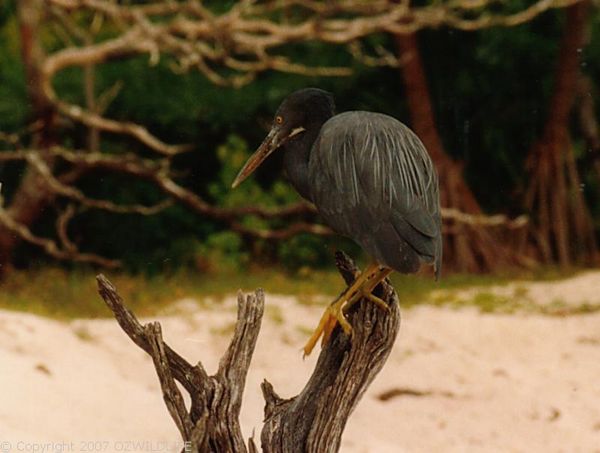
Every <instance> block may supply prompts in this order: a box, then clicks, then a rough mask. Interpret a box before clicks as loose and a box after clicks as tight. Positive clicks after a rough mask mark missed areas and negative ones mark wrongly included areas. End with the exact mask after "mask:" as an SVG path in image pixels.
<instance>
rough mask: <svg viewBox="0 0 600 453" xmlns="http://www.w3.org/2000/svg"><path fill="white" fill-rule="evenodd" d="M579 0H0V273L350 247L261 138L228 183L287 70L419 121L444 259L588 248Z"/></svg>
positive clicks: (583, 7) (597, 218)
mask: <svg viewBox="0 0 600 453" xmlns="http://www.w3.org/2000/svg"><path fill="white" fill-rule="evenodd" d="M597 6H598V5H597V3H595V2H592V1H589V0H588V1H575V0H554V1H521V0H514V1H513V0H510V1H493V0H489V1H488V0H485V1H479V2H472V1H468V0H464V1H441V2H410V3H409V2H406V1H398V2H393V1H372V2H366V1H364V2H363V1H331V2H329V1H325V2H318V1H317V2H313V1H292V0H290V1H259V2H250V1H240V2H235V1H225V2H221V1H214V2H211V1H207V2H187V1H181V2H177V1H176V2H145V1H101V0H97V1H92V0H90V1H83V0H50V1H41V0H23V1H18V2H16V1H4V2H3V3H2V5H1V6H0V36H1V39H0V77H1V83H0V162H1V169H0V181H1V182H2V206H1V208H0V271H1V276H2V279H3V283H2V284H3V285H10V284H11V283H10V282H13V284H14V285H16V286H19V283H15V282H21V283H23V282H27V281H30V279H31V278H40V279H42V280H43V278H42V277H41V276H40V272H41V273H43V272H44V271H46V272H47V273H49V274H48V275H49V276H53V275H70V276H73V275H75V274H77V272H83V273H86V272H95V271H96V270H97V269H112V270H114V271H115V272H118V273H119V274H120V275H129V276H138V277H140V278H144V279H147V278H163V279H164V278H168V277H169V276H171V277H172V276H174V275H176V274H177V275H182V273H190V274H192V275H195V276H196V277H194V278H197V279H200V278H202V276H210V275H212V276H213V277H211V278H212V280H211V281H213V282H214V281H215V280H214V278H217V277H215V276H225V275H240V274H242V275H244V276H245V277H243V278H249V277H248V276H249V275H251V274H252V273H253V272H255V271H265V270H269V269H276V272H275V274H279V273H283V274H284V275H285V276H287V277H291V279H296V280H302V279H303V278H305V279H306V278H309V277H310V275H311V274H312V273H314V272H318V271H319V270H328V269H331V268H332V251H333V250H334V249H336V248H343V249H345V250H346V251H348V252H349V253H350V254H352V255H353V256H357V257H358V256H360V250H359V248H358V247H356V246H355V245H354V244H352V243H351V242H350V241H346V240H344V239H342V238H339V237H336V236H335V235H332V234H330V231H329V230H328V229H327V228H323V227H322V226H321V225H320V224H319V218H318V216H317V215H316V214H315V213H314V210H313V208H312V207H311V206H309V205H307V204H305V203H304V202H302V200H301V199H300V198H299V196H298V195H297V194H296V193H295V191H294V190H293V189H292V188H291V187H290V186H289V185H288V184H287V183H286V182H285V177H284V175H283V174H282V171H281V156H278V155H277V154H275V155H274V156H273V157H272V158H271V159H270V160H269V161H268V162H267V163H266V164H265V165H264V166H263V167H262V168H261V169H260V170H259V171H258V172H257V174H256V175H255V176H254V177H253V178H251V179H250V180H248V181H247V182H245V183H244V184H243V185H242V186H241V187H239V188H238V189H236V190H235V191H232V190H231V189H230V184H231V181H232V180H233V178H234V176H235V174H236V172H237V171H238V169H239V168H240V167H241V165H242V164H243V162H244V161H245V159H246V158H247V157H248V155H249V154H250V152H251V151H253V150H254V149H255V148H256V147H257V146H258V144H259V143H260V141H261V140H262V138H263V137H264V135H265V133H266V131H267V130H268V125H269V124H270V122H271V121H272V117H273V114H274V112H275V110H276V109H277V107H278V105H279V103H280V102H281V101H282V99H283V98H284V97H285V96H286V95H287V94H289V93H290V92H292V91H293V90H296V89H299V88H302V87H306V86H316V87H320V88H323V89H325V90H328V91H330V92H332V93H333V94H334V96H335V99H336V103H337V108H338V111H345V110H372V111H378V112H384V113H387V114H390V115H392V116H394V117H396V118H398V119H400V120H401V121H403V122H405V123H407V124H408V125H410V126H411V127H412V128H413V130H415V131H416V132H417V134H418V135H419V136H420V137H421V139H422V140H423V142H424V143H425V145H426V147H427V148H428V150H429V152H430V154H431V156H432V158H433V160H434V162H435V164H436V166H437V168H438V172H439V175H440V185H441V196H442V206H443V208H444V211H443V217H444V266H443V273H444V276H445V277H448V278H450V281H452V278H453V277H452V275H463V276H464V275H465V274H468V275H471V276H473V275H475V274H496V275H502V274H506V273H509V274H511V275H515V274H516V275H520V274H523V273H527V274H528V275H531V273H534V274H535V273H536V272H538V271H539V270H540V269H546V270H547V269H553V270H554V271H556V272H559V273H560V272H563V271H567V270H569V269H571V270H572V269H573V268H581V267H586V266H594V265H596V263H597V261H598V251H597V237H598V230H599V227H600V206H599V205H598V198H599V191H600V184H599V182H600V179H599V178H600V160H599V159H600V133H599V131H598V107H597V106H596V104H597V101H598V96H599V92H598V86H597V81H598V80H600V58H599V56H600V36H599V35H600V33H599V30H600V27H599V24H600V14H599V13H598V8H597ZM23 272H25V274H23ZM86 275H87V274H86ZM72 278H74V279H77V277H72ZM265 278H266V277H265ZM42 280H40V283H41V281H42ZM46 280H49V281H51V282H54V281H56V279H55V278H52V277H50V278H47V279H46ZM59 280H60V279H59ZM257 280H258V281H260V279H257ZM215 284H216V283H215ZM223 285H225V286H226V283H223ZM240 285H242V286H244V283H243V281H242V282H241V283H240ZM21 286H22V285H21ZM26 286H27V287H28V288H29V287H30V285H26ZM38 286H39V285H38ZM234 286H235V285H234ZM13 289H14V288H13ZM230 289H231V288H230ZM7 303H8V302H7ZM13 303H14V302H13Z"/></svg>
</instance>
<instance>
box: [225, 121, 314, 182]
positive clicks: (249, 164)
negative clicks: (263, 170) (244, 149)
mask: <svg viewBox="0 0 600 453" xmlns="http://www.w3.org/2000/svg"><path fill="white" fill-rule="evenodd" d="M304 130H305V129H304V128H303V127H297V128H295V129H293V130H292V131H291V132H290V133H289V134H288V135H287V136H285V137H283V138H281V137H280V134H281V132H282V131H281V128H279V127H273V128H271V130H270V131H269V134H268V135H267V136H266V138H265V139H264V140H263V142H262V143H261V144H260V146H259V147H258V149H257V150H256V151H255V152H254V154H252V156H250V158H249V159H248V160H247V161H246V164H245V165H244V166H243V167H242V169H241V170H240V172H239V173H238V175H237V176H236V177H235V180H234V181H233V184H231V188H232V189H235V188H236V187H237V186H239V185H240V184H241V182H242V181H243V180H244V179H246V178H247V177H248V176H250V175H251V174H252V172H253V171H254V170H256V169H257V168H258V167H259V166H260V164H262V162H263V161H264V160H265V159H266V158H267V157H269V155H270V154H271V153H272V152H273V151H275V150H276V149H277V148H279V147H280V146H281V145H283V144H284V143H285V142H287V141H288V140H289V139H290V138H292V137H294V136H295V135H298V134H299V133H301V132H304Z"/></svg>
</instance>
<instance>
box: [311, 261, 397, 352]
mask: <svg viewBox="0 0 600 453" xmlns="http://www.w3.org/2000/svg"><path fill="white" fill-rule="evenodd" d="M390 272H392V271H391V269H387V268H384V269H382V268H381V267H380V266H379V265H378V264H371V265H369V266H368V267H367V268H366V269H365V270H364V271H363V272H362V273H361V274H360V275H359V276H358V277H357V278H356V280H355V281H354V283H353V284H352V285H351V286H350V287H349V288H348V289H347V290H346V291H344V293H343V294H342V295H341V296H340V297H338V298H337V299H336V300H335V301H334V302H333V303H332V304H331V305H330V306H329V307H327V309H326V310H325V313H323V316H321V320H320V321H319V325H318V326H317V328H316V329H315V331H314V332H313V334H312V335H311V337H310V338H309V339H308V341H307V343H306V345H305V346H304V355H305V356H307V355H309V354H310V353H311V352H312V350H313V349H314V347H315V345H316V344H317V341H319V338H320V337H321V336H323V340H322V344H325V343H327V341H329V337H330V336H331V333H332V332H333V329H335V326H336V324H337V323H338V322H339V324H340V326H341V327H342V329H344V332H346V334H348V335H350V334H351V333H352V326H351V325H350V323H349V322H348V320H347V319H346V317H345V316H344V311H346V310H347V309H348V308H349V307H351V306H352V305H354V304H355V303H356V302H357V301H359V300H360V299H361V298H363V297H365V298H367V299H369V300H370V301H371V302H373V303H375V304H376V305H378V306H379V307H381V308H384V309H386V310H388V306H387V304H386V303H385V302H384V301H383V300H381V299H380V298H379V297H376V296H373V295H372V294H371V292H372V291H373V290H374V289H375V287H376V286H377V285H378V284H379V283H380V282H381V281H382V280H383V279H384V278H385V277H387V276H388V275H389V274H390Z"/></svg>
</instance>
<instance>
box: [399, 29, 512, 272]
mask: <svg viewBox="0 0 600 453" xmlns="http://www.w3.org/2000/svg"><path fill="white" fill-rule="evenodd" d="M395 39H396V46H397V49H398V52H399V53H400V61H401V62H402V67H401V74H402V79H403V82H404V87H405V95H406V98H407V101H408V107H409V111H410V117H411V126H412V128H413V129H414V131H415V132H416V134H417V135H418V136H419V138H420V139H421V140H422V141H423V144H424V145H425V147H426V148H427V150H428V151H429V153H430V155H431V158H432V159H433V161H434V163H435V166H436V168H437V171H438V174H439V180H440V198H441V200H440V201H441V204H442V207H444V208H451V209H456V210H458V211H461V212H464V213H467V214H472V215H480V214H482V210H481V207H480V206H479V203H478V202H477V200H476V198H475V196H474V195H473V193H472V192H471V189H470V188H469V187H468V186H467V184H466V183H465V181H464V178H463V176H462V165H461V164H460V163H458V162H456V161H454V160H453V159H452V158H451V157H450V156H448V154H447V152H446V151H445V149H444V145H443V143H442V140H441V138H440V135H439V133H438V130H437V127H436V124H435V115H434V112H433V107H432V101H431V96H430V93H429V88H428V86H427V77H426V75H425V70H424V68H423V62H422V60H421V54H420V51H419V46H418V42H417V36H416V34H415V33H411V34H398V35H396V36H395ZM444 226H445V237H444V267H446V268H451V269H453V270H455V271H461V272H488V271H494V270H496V269H498V268H502V267H507V266H511V265H514V264H519V263H522V259H521V257H519V256H518V255H516V254H515V253H514V252H513V251H511V250H510V249H509V247H507V246H505V245H503V244H505V243H506V241H503V240H501V239H500V236H499V235H496V234H495V233H494V232H492V231H490V230H487V229H484V228H481V227H478V226H473V225H467V224H464V223H459V222H456V221H454V220H450V221H447V222H445V225H444Z"/></svg>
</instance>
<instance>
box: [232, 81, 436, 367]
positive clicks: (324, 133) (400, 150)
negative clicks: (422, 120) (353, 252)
mask: <svg viewBox="0 0 600 453" xmlns="http://www.w3.org/2000/svg"><path fill="white" fill-rule="evenodd" d="M277 149H281V150H283V153H284V155H283V167H284V169H285V171H286V173H287V177H288V179H289V182H290V183H291V185H292V186H293V187H294V188H295V189H296V191H297V192H298V193H299V194H300V196H302V197H303V198H304V199H306V200H308V201H309V202H311V203H312V204H313V205H314V206H315V207H316V209H317V211H318V214H319V216H320V217H321V218H322V220H323V221H324V223H325V224H327V225H328V226H329V227H331V228H332V229H333V230H334V231H335V232H336V233H338V234H341V235H343V236H346V237H349V238H351V239H353V240H354V241H355V242H356V243H358V244H359V245H360V246H361V247H362V249H363V250H364V251H365V252H366V253H367V254H368V255H369V257H370V258H371V260H372V262H371V264H369V265H368V266H367V267H366V268H365V269H364V270H363V271H362V272H361V273H359V274H358V275H357V277H356V279H355V281H354V283H353V284H351V285H350V286H349V287H348V288H347V289H346V290H345V291H344V292H343V293H342V294H341V295H340V296H339V297H338V298H337V299H336V300H335V301H334V302H333V303H332V304H331V305H329V306H328V307H327V309H326V310H325V313H324V314H323V316H322V317H321V320H320V321H319V325H318V326H317V328H316V329H315V331H314V333H313V335H312V336H311V337H310V338H309V340H308V342H307V343H306V345H305V346H304V354H305V355H309V354H310V353H311V351H312V350H313V348H314V346H315V345H316V343H317V342H318V340H319V338H321V337H322V344H324V343H326V342H327V341H328V339H329V337H330V335H331V333H332V331H333V330H334V328H335V327H336V325H337V324H338V323H339V325H340V326H341V327H342V329H343V330H344V332H345V333H346V334H348V335H351V333H352V326H351V325H350V323H349V322H348V320H347V319H346V316H345V313H347V311H348V309H349V308H350V307H351V306H352V305H354V304H355V303H357V302H358V301H359V300H361V299H363V298H366V299H367V300H369V301H371V302H373V303H375V304H376V305H378V306H380V307H381V308H382V309H385V310H389V307H388V306H387V304H386V303H385V302H384V301H383V300H381V299H380V298H378V297H376V296H374V295H373V294H372V291H373V290H374V289H375V288H376V286H377V285H378V284H379V283H380V282H381V281H382V280H384V279H385V278H386V277H387V276H388V275H389V274H390V273H392V272H393V271H396V272H399V273H404V274H408V273H414V272H417V271H418V270H419V269H420V267H421V265H422V264H428V265H433V267H434V274H435V278H436V280H437V279H438V278H439V276H440V272H441V262H442V234H441V215H440V197H439V183H438V175H437V172H436V169H435V167H434V165H433V162H432V160H431V158H430V156H429V154H428V152H427V150H426V148H425V146H424V145H423V143H422V142H421V140H420V139H419V138H418V136H417V135H416V134H415V133H414V132H413V131H412V130H411V129H410V128H409V127H407V126H406V125H404V124H403V123H402V122H400V121H399V120H397V119H395V118H393V117H391V116H388V115H385V114H383V113H376V112H368V111H348V112H343V113H338V114H336V112H335V102H334V98H333V95H332V94H331V93H329V92H327V91H324V90H321V89H318V88H304V89H301V90H298V91H295V92H293V93H291V94H290V95H288V96H287V97H286V98H285V99H284V100H283V102H282V103H281V105H280V106H279V108H278V109H277V111H276V113H275V116H274V119H273V122H272V124H271V128H270V131H269V132H268V134H267V136H266V138H265V139H264V140H263V142H262V143H261V145H260V146H259V147H258V149H257V150H256V151H255V152H254V154H252V155H251V156H250V158H249V159H248V160H247V162H246V163H245V165H244V166H243V167H242V168H241V170H240V171H239V173H238V174H237V176H236V178H235V180H234V181H233V183H232V188H235V187H237V186H238V185H239V184H240V183H241V182H242V181H243V180H245V179H246V178H247V177H248V176H249V175H250V174H251V173H252V172H254V170H256V168H258V167H259V166H260V164H261V163H262V162H263V161H264V160H265V159H266V158H267V157H268V156H269V155H271V153H273V152H274V151H275V150H277Z"/></svg>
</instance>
